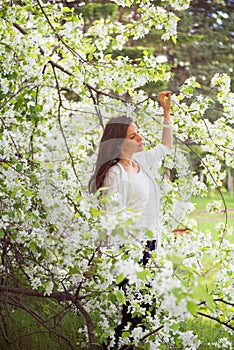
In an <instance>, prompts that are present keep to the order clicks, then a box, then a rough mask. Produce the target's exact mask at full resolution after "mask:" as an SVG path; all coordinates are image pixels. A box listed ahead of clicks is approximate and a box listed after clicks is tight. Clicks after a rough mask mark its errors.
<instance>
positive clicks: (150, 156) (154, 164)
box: [135, 144, 170, 169]
mask: <svg viewBox="0 0 234 350" xmlns="http://www.w3.org/2000/svg"><path fill="white" fill-rule="evenodd" d="M169 151H170V150H169V148H167V147H166V146H164V145H163V144H159V145H157V146H156V147H154V148H152V149H150V150H144V151H142V152H139V153H137V154H136V156H135V159H136V160H139V161H140V162H141V164H143V165H144V166H145V167H147V168H150V169H151V168H153V169H157V168H158V166H159V161H160V160H161V159H162V158H163V157H165V156H166V154H167V153H168V152H169Z"/></svg>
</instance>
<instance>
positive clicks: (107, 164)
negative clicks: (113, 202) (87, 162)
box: [89, 115, 133, 193]
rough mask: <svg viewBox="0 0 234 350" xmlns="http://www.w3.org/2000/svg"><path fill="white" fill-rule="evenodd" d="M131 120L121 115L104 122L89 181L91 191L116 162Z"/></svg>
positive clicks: (95, 189) (100, 185)
mask: <svg viewBox="0 0 234 350" xmlns="http://www.w3.org/2000/svg"><path fill="white" fill-rule="evenodd" d="M132 122H133V120H132V118H131V117H128V116H126V115H122V116H120V117H116V118H112V119H110V120H109V122H108V123H107V124H106V127H105V129H104V132H103V135H102V138H101V141H100V146H99V150H98V155H97V161H96V165H95V170H94V174H93V176H92V177H91V179H90V181H89V191H90V192H91V193H94V192H96V191H97V190H98V189H99V188H100V187H102V186H103V184H104V180H105V177H106V174H107V172H108V170H109V169H110V168H111V167H112V166H113V165H115V164H116V163H118V161H119V159H120V156H121V154H120V152H121V150H120V148H121V145H122V143H123V140H124V139H125V137H126V134H127V130H128V127H129V125H130V124H132Z"/></svg>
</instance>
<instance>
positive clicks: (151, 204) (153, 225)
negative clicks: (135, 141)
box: [104, 144, 169, 244]
mask: <svg viewBox="0 0 234 350" xmlns="http://www.w3.org/2000/svg"><path fill="white" fill-rule="evenodd" d="M168 152H169V149H168V148H167V147H165V146H164V145H162V144H160V145H158V146H157V147H155V148H154V149H151V150H150V151H146V150H144V151H142V152H139V153H136V154H135V155H134V160H135V161H136V162H137V163H138V164H139V166H140V171H139V172H138V173H128V172H127V171H126V170H125V169H124V167H123V166H122V165H121V164H120V163H117V164H116V165H114V166H112V167H111V168H110V169H109V171H108V173H107V175H106V178H105V181H104V186H105V187H108V190H107V194H108V195H110V196H111V195H112V198H114V199H115V201H116V202H118V205H117V206H111V205H109V206H108V205H107V208H106V209H107V211H112V212H113V211H116V210H118V211H119V210H124V209H126V208H130V209H132V210H133V211H135V212H136V213H137V214H138V215H137V216H138V218H137V219H136V226H137V227H138V228H140V229H141V230H140V232H141V233H140V234H139V237H137V238H138V239H149V237H148V236H147V235H145V234H144V233H145V231H146V230H151V231H152V232H153V235H154V236H153V239H156V240H157V241H158V244H160V241H161V234H160V225H159V212H160V190H159V186H158V184H157V182H156V179H157V178H158V176H159V175H158V171H157V170H158V167H159V161H160V159H162V158H163V157H164V156H165V155H166V154H167V153H168Z"/></svg>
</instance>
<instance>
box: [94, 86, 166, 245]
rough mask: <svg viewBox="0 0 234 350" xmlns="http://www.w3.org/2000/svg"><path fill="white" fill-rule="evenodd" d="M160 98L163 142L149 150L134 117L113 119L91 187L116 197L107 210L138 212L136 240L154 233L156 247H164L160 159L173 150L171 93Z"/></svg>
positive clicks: (105, 133) (101, 148)
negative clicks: (146, 234) (158, 178)
mask: <svg viewBox="0 0 234 350" xmlns="http://www.w3.org/2000/svg"><path fill="white" fill-rule="evenodd" d="M158 98H159V102H160V104H161V105H162V107H163V110H164V124H163V133H162V143H161V144H159V145H158V146H156V147H155V148H153V149H151V150H149V151H146V150H144V143H143V138H142V136H141V134H140V133H139V130H138V128H137V126H136V125H135V123H134V122H133V120H132V118H131V117H127V116H121V117H117V118H112V119H111V120H110V121H109V122H108V123H107V125H106V127H105V129H104V132H103V136H102V138H101V142H100V147H99V152H98V157H97V162H96V167H95V172H94V175H93V176H92V178H91V180H90V184H89V187H90V190H91V192H95V191H97V190H98V189H100V188H101V187H106V188H108V190H107V191H105V192H104V194H105V195H108V196H109V197H111V195H113V196H112V198H115V205H113V202H110V203H109V204H108V203H107V204H106V209H107V210H109V211H112V212H113V210H118V211H119V210H124V209H126V208H131V209H132V210H133V211H134V212H136V214H137V216H138V219H136V226H137V227H138V228H139V229H140V230H139V231H140V232H141V233H140V234H139V236H138V237H136V238H137V239H138V240H145V239H146V240H147V237H145V236H144V232H146V230H151V231H152V232H153V242H154V244H153V248H155V247H154V245H155V243H156V245H157V246H160V240H161V235H160V225H159V210H160V191H159V188H158V185H157V183H156V181H155V177H157V168H158V166H159V161H160V159H161V158H163V157H164V156H165V155H166V154H167V153H168V151H169V150H170V149H171V148H172V121H171V117H170V108H171V92H170V91H163V92H160V93H159V95H158ZM116 205H117V206H116ZM148 244H149V243H148ZM150 250H151V249H150Z"/></svg>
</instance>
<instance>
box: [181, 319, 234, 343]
mask: <svg viewBox="0 0 234 350" xmlns="http://www.w3.org/2000/svg"><path fill="white" fill-rule="evenodd" d="M185 329H186V330H192V331H193V332H194V333H195V334H196V335H197V339H198V340H199V341H200V343H201V344H200V346H199V348H198V349H199V350H215V349H225V348H223V347H220V348H218V347H216V346H215V345H214V343H217V342H219V343H220V341H219V340H220V339H221V338H227V339H228V340H229V341H230V342H231V343H232V347H234V338H233V336H232V335H231V334H230V333H228V331H227V330H226V329H225V328H220V327H219V326H218V325H217V323H216V322H215V321H212V320H208V319H204V318H202V317H192V318H191V319H190V320H188V321H187V322H186V326H185ZM221 346H222V345H221ZM227 349H230V348H227Z"/></svg>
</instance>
